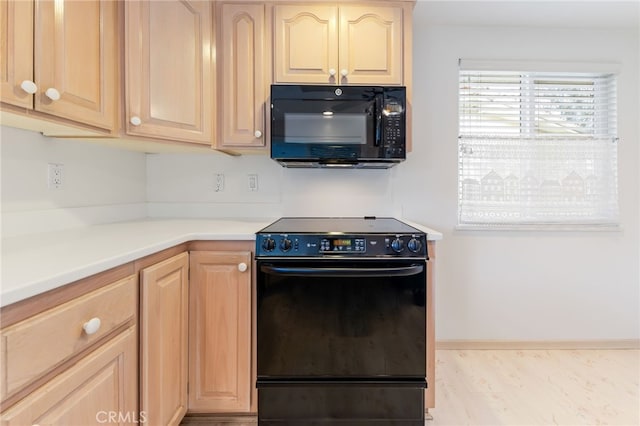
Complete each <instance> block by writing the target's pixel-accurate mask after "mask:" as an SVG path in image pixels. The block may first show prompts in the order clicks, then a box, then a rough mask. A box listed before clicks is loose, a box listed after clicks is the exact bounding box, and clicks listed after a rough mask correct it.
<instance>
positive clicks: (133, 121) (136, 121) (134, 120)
mask: <svg viewBox="0 0 640 426" xmlns="http://www.w3.org/2000/svg"><path fill="white" fill-rule="evenodd" d="M129 123H131V124H133V125H134V126H139V125H141V124H142V120H141V119H140V117H138V116H137V115H134V116H133V117H131V118H130V119H129Z"/></svg>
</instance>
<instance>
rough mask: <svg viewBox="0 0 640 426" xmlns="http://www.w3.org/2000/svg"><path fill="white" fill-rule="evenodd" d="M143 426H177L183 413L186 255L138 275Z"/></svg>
mask: <svg viewBox="0 0 640 426" xmlns="http://www.w3.org/2000/svg"><path fill="white" fill-rule="evenodd" d="M140 279H141V281H140V321H139V322H140V411H141V412H143V413H145V419H143V421H142V422H141V423H145V424H148V425H154V426H156V425H178V424H180V421H181V420H182V418H183V416H184V414H185V413H186V411H187V378H188V352H187V351H188V332H189V328H188V320H189V310H188V309H189V304H188V302H189V298H188V295H189V254H188V253H186V252H185V253H181V254H179V255H176V256H173V257H171V258H169V259H166V260H164V261H162V262H160V263H157V264H155V265H153V266H150V267H148V268H145V269H143V270H142V271H141V272H140Z"/></svg>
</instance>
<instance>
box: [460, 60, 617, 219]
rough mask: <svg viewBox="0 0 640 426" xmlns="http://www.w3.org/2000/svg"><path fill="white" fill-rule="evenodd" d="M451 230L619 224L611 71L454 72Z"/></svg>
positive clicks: (613, 98) (614, 84)
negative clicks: (454, 220)
mask: <svg viewBox="0 0 640 426" xmlns="http://www.w3.org/2000/svg"><path fill="white" fill-rule="evenodd" d="M459 126H460V127H459V139H458V144H459V146H458V148H459V153H458V159H459V164H458V180H459V182H458V200H459V205H458V224H459V225H460V226H462V227H464V226H466V225H468V226H471V227H473V226H496V227H499V226H501V225H555V224H558V225H616V224H617V223H618V193H617V132H616V79H615V75H614V74H613V73H575V72H571V73H563V72H539V71H536V72H523V71H491V70H486V69H484V70H466V69H461V70H460V71H459Z"/></svg>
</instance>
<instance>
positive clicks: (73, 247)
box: [0, 219, 442, 306]
mask: <svg viewBox="0 0 640 426" xmlns="http://www.w3.org/2000/svg"><path fill="white" fill-rule="evenodd" d="M274 220H275V219H263V220H260V219H242V220H234V219H146V220H140V221H132V222H119V223H111V224H104V225H94V226H87V227H82V228H72V229H67V230H64V231H56V232H47V233H39V234H29V235H21V236H16V237H9V238H3V239H2V281H1V282H0V306H6V305H9V304H11V303H15V302H18V301H20V300H23V299H26V298H29V297H32V296H35V295H37V294H40V293H44V292H46V291H48V290H52V289H54V288H57V287H60V286H62V285H65V284H68V283H71V282H73V281H76V280H79V279H82V278H85V277H88V276H90V275H93V274H97V273H99V272H102V271H106V270H107V269H110V268H113V267H116V266H119V265H122V264H124V263H127V262H130V261H133V260H136V259H139V258H141V257H144V256H147V255H150V254H153V253H156V252H159V251H161V250H164V249H167V248H170V247H173V246H175V245H177V244H181V243H184V242H187V241H194V240H255V233H256V232H257V231H259V230H260V229H262V228H264V227H265V226H267V225H269V224H270V223H271V222H273V221H274ZM405 222H407V223H408V224H410V225H412V226H414V227H416V228H418V229H420V230H422V231H424V232H426V233H427V239H429V240H439V239H441V238H442V234H440V233H439V232H436V231H434V230H432V229H429V228H427V227H425V226H422V225H420V224H416V223H413V222H408V221H405Z"/></svg>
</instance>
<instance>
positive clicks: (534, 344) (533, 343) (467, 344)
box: [436, 339, 640, 350]
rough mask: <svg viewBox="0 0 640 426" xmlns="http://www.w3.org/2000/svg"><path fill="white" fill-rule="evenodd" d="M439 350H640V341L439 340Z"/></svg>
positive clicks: (437, 346) (437, 343)
mask: <svg viewBox="0 0 640 426" xmlns="http://www.w3.org/2000/svg"><path fill="white" fill-rule="evenodd" d="M436 349H437V350H447V349H453V350H456V349H457V350H461V349H478V350H480V349H505V350H506V349H640V339H618V340H437V341H436Z"/></svg>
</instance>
